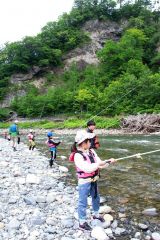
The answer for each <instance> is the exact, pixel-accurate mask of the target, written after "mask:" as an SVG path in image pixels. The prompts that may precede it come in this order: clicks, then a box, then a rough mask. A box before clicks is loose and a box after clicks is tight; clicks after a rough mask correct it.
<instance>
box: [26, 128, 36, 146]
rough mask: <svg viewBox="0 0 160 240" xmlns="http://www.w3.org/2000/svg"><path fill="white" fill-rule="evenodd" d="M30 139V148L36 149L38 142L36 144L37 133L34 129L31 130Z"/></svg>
mask: <svg viewBox="0 0 160 240" xmlns="http://www.w3.org/2000/svg"><path fill="white" fill-rule="evenodd" d="M28 140H29V150H34V148H35V146H36V144H35V134H34V132H33V130H32V129H30V130H29V134H28Z"/></svg>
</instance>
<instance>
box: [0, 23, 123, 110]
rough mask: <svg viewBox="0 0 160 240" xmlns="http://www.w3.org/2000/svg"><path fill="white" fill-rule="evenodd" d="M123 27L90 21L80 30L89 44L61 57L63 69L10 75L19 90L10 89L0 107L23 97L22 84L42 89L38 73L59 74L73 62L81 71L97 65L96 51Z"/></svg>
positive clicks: (36, 68) (42, 79) (35, 68)
mask: <svg viewBox="0 0 160 240" xmlns="http://www.w3.org/2000/svg"><path fill="white" fill-rule="evenodd" d="M125 25H126V23H123V24H118V23H115V22H111V21H103V22H100V21H98V20H92V21H88V22H86V23H85V25H84V26H83V28H82V29H83V30H84V31H85V32H86V33H87V34H88V36H89V37H90V42H89V43H86V44H85V45H83V46H82V47H78V48H76V49H74V50H72V51H70V52H69V53H68V54H66V55H65V56H63V63H64V68H63V69H59V68H57V69H54V70H52V71H51V70H47V69H45V70H44V69H40V68H39V67H37V66H33V68H32V69H31V70H30V72H29V73H27V74H14V75H12V76H11V78H10V83H11V85H12V86H13V87H15V86H18V88H19V90H17V91H13V90H12V88H11V90H10V93H9V94H8V95H7V96H6V98H5V99H4V100H3V102H1V103H0V107H9V106H10V104H11V101H13V99H14V98H15V96H25V94H26V91H25V88H24V84H25V83H27V82H32V84H34V85H35V86H36V87H38V88H40V89H43V88H44V85H45V83H46V79H45V78H42V77H38V74H39V73H40V71H48V72H52V73H59V74H61V73H62V72H63V71H65V70H66V69H69V67H70V66H71V65H72V64H73V63H74V62H75V63H76V64H77V66H78V67H79V69H83V68H84V67H85V66H86V65H87V64H95V65H97V64H98V63H99V61H98V58H97V56H96V53H97V51H98V50H100V49H101V48H102V47H103V46H104V44H105V42H106V40H108V39H113V40H114V41H118V40H119V38H120V36H121V34H122V31H123V28H124V26H125ZM13 89H14V88H13ZM42 92H43V91H42Z"/></svg>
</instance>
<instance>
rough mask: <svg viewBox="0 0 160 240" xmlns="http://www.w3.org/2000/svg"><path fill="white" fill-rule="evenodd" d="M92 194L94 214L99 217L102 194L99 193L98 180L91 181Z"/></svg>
mask: <svg viewBox="0 0 160 240" xmlns="http://www.w3.org/2000/svg"><path fill="white" fill-rule="evenodd" d="M90 194H91V197H92V208H93V211H94V215H95V216H97V217H98V216H99V206H100V196H99V193H98V187H97V182H92V183H91V191H90Z"/></svg>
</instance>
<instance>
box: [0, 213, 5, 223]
mask: <svg viewBox="0 0 160 240" xmlns="http://www.w3.org/2000/svg"><path fill="white" fill-rule="evenodd" d="M3 218H4V216H3V215H2V214H0V222H1V221H2V220H3Z"/></svg>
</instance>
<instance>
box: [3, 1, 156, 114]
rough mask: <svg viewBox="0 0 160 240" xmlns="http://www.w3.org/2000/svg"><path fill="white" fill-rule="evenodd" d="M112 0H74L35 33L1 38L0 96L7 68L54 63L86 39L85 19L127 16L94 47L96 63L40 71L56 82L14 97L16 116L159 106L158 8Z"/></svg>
mask: <svg viewBox="0 0 160 240" xmlns="http://www.w3.org/2000/svg"><path fill="white" fill-rule="evenodd" d="M119 4H120V8H119V7H117V5H116V3H115V2H114V1H112V0H75V1H74V6H73V8H72V10H71V12H70V13H69V14H67V13H65V14H63V15H62V16H61V17H60V18H59V19H58V21H56V22H49V23H47V24H46V26H44V27H43V28H42V31H41V33H39V34H38V35H37V36H35V37H25V38H24V39H23V40H21V41H18V42H14V43H10V44H6V45H5V47H4V48H2V49H1V50H0V100H2V99H3V98H4V96H5V94H6V93H7V91H8V84H9V78H10V76H11V75H12V74H13V73H24V72H29V71H30V69H32V68H33V66H39V67H40V68H41V69H43V70H44V71H45V68H46V67H47V68H55V67H57V66H61V65H62V64H63V61H62V58H63V55H64V54H66V53H67V52H68V51H70V50H72V49H74V48H76V47H80V46H81V45H83V44H84V43H86V42H88V41H89V40H90V39H89V36H88V35H87V34H86V33H85V32H84V31H83V30H82V29H83V28H82V26H83V24H84V23H85V22H86V21H88V20H91V19H99V20H103V21H104V20H105V21H107V20H109V21H117V22H119V23H120V22H127V24H126V27H125V29H124V32H123V35H122V37H121V39H120V40H119V41H118V42H115V41H113V40H108V41H106V43H105V45H104V47H103V48H102V49H101V51H99V52H98V53H97V56H98V58H99V61H100V64H99V65H98V66H93V65H90V66H87V67H86V68H85V69H84V70H81V71H80V70H79V69H78V68H77V67H76V65H75V64H73V66H72V67H71V68H70V69H69V70H66V71H65V72H64V73H63V74H62V75H61V76H56V75H54V76H52V74H50V73H46V76H47V79H48V85H49V84H51V85H52V79H53V80H55V79H56V78H57V81H59V82H60V83H63V84H62V86H57V87H54V88H49V90H48V92H47V93H45V94H43V95H42V94H40V92H38V90H36V91H35V89H34V88H32V87H31V88H29V90H28V94H27V95H26V96H25V97H23V98H16V99H15V101H14V102H13V103H12V109H13V110H16V111H18V113H19V114H20V115H22V116H30V117H34V116H47V115H52V114H57V113H67V112H71V113H74V112H89V113H91V114H96V113H99V114H102V115H103V114H105V115H116V114H122V113H124V114H130V113H137V112H159V111H160V53H159V46H160V31H159V29H160V14H159V12H158V11H152V9H151V3H150V1H148V0H139V1H136V2H135V3H129V2H126V1H119Z"/></svg>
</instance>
